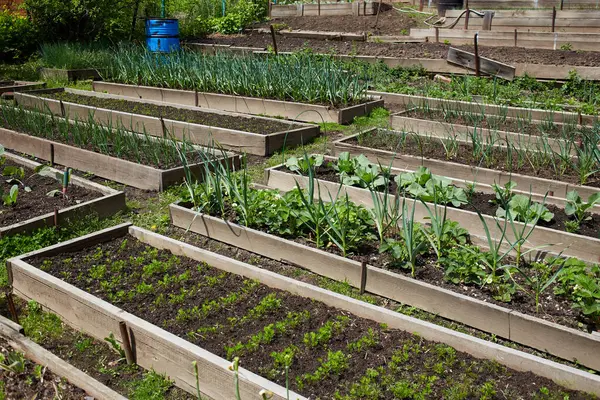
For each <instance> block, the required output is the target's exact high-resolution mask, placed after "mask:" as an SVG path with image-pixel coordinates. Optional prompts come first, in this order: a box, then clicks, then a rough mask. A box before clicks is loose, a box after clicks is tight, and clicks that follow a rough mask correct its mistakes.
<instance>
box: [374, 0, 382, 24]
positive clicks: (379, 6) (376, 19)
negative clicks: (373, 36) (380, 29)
mask: <svg viewBox="0 0 600 400" xmlns="http://www.w3.org/2000/svg"><path fill="white" fill-rule="evenodd" d="M381 2H382V0H379V5H378V6H377V16H376V17H375V26H374V27H373V29H375V28H377V24H378V23H379V13H380V12H381Z"/></svg>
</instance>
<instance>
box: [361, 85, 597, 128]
mask: <svg viewBox="0 0 600 400" xmlns="http://www.w3.org/2000/svg"><path fill="white" fill-rule="evenodd" d="M368 93H369V94H371V95H373V96H380V97H381V98H382V99H383V100H384V101H385V102H386V103H390V104H398V105H403V106H408V107H413V106H416V107H419V106H420V107H429V108H437V109H445V110H455V111H466V112H471V113H479V114H485V115H499V116H506V117H513V118H523V119H527V120H529V119H532V120H538V121H545V120H553V121H554V122H562V123H572V124H577V125H592V124H594V123H595V122H597V121H598V120H599V117H598V116H597V115H587V114H579V113H574V112H568V111H551V110H541V109H535V108H522V107H512V106H499V105H496V104H485V103H476V102H470V101H460V100H446V99H438V98H434V97H426V96H415V95H410V94H398V93H387V92H376V91H369V92H368Z"/></svg>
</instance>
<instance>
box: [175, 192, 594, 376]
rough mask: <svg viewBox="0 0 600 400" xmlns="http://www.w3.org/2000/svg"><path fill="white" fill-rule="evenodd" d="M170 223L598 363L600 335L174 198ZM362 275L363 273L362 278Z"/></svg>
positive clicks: (544, 348) (589, 364)
mask: <svg viewBox="0 0 600 400" xmlns="http://www.w3.org/2000/svg"><path fill="white" fill-rule="evenodd" d="M169 208H170V215H171V223H172V224H173V225H174V226H177V227H179V228H183V229H186V230H190V231H192V232H195V233H198V234H200V235H203V236H206V237H209V238H211V239H214V240H218V241H220V242H223V243H226V244H228V245H231V246H235V247H238V248H241V249H244V250H247V251H250V252H252V253H255V254H259V255H261V256H264V257H267V258H270V259H273V260H276V261H279V262H282V263H287V264H290V265H294V266H297V267H300V268H303V269H306V270H308V271H311V272H312V273H315V274H317V275H321V276H325V277H327V278H330V279H333V280H335V281H338V282H347V283H348V284H349V285H351V286H352V287H355V288H359V289H360V288H364V290H365V291H367V292H369V293H372V294H375V295H378V296H382V297H385V298H388V299H392V300H395V301H398V302H400V303H403V304H406V305H409V306H412V307H417V308H419V309H421V310H424V311H427V312H430V313H432V314H436V315H440V316H442V317H444V318H447V319H450V320H453V321H456V322H460V323H462V324H466V325H469V326H471V327H474V328H476V329H479V330H481V331H483V332H487V333H491V334H495V335H498V336H501V337H503V338H505V339H508V340H511V341H513V342H516V343H520V344H524V345H526V346H529V347H533V348H535V349H538V350H541V351H544V352H547V353H549V354H552V355H555V356H558V357H561V358H564V359H566V360H570V361H572V360H574V359H576V360H577V361H578V362H580V363H581V364H582V365H585V366H587V367H590V368H594V369H596V370H598V369H600V360H599V359H598V357H596V356H595V354H597V352H598V351H600V336H598V335H595V334H588V333H585V332H581V331H578V330H576V329H572V328H568V327H565V326H562V325H559V324H555V323H552V322H548V321H544V320H543V319H540V318H537V317H534V316H530V315H527V314H523V313H519V312H517V311H513V310H510V309H508V308H505V307H500V306H497V305H495V304H490V303H487V302H485V301H482V300H478V299H475V298H473V297H469V296H466V295H463V294H460V293H456V292H453V291H451V290H448V289H444V288H440V287H438V286H435V285H432V284H429V283H426V282H421V281H419V280H417V279H413V278H410V277H407V276H404V275H401V274H396V273H394V272H390V271H387V270H384V269H382V268H377V267H373V266H370V265H367V266H366V273H365V274H364V275H363V267H362V265H361V263H360V262H358V261H354V260H351V259H349V258H344V257H341V256H338V255H335V254H332V253H330V252H327V251H324V250H319V249H316V248H313V247H309V246H306V245H303V244H300V243H297V242H294V241H292V240H287V239H283V238H280V237H277V236H275V235H271V234H268V233H264V232H261V231H258V230H255V229H251V228H247V227H244V226H241V225H237V224H235V223H231V222H228V221H225V220H223V219H221V218H215V217H211V216H209V215H206V214H200V213H196V212H195V211H192V210H191V209H189V208H188V207H184V206H182V205H180V204H177V203H176V204H171V205H170V206H169ZM363 276H364V278H363Z"/></svg>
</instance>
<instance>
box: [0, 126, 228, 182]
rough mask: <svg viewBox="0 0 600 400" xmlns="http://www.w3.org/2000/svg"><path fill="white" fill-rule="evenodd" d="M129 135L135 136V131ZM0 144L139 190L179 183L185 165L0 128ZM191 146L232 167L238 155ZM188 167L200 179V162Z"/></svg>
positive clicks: (201, 163)
mask: <svg viewBox="0 0 600 400" xmlns="http://www.w3.org/2000/svg"><path fill="white" fill-rule="evenodd" d="M131 134H132V135H136V134H135V133H131ZM0 143H1V144H2V145H3V146H4V147H6V148H8V149H11V150H14V151H16V152H19V153H25V154H29V155H31V156H34V157H36V158H40V159H42V160H46V161H49V162H50V163H51V164H52V165H54V164H58V165H64V166H66V167H71V168H74V169H77V170H80V171H85V172H90V173H92V174H94V175H96V176H99V177H101V178H104V179H108V180H111V181H115V182H119V183H123V184H125V185H128V186H132V187H135V188H138V189H143V190H158V191H163V190H165V189H167V188H168V187H170V186H173V185H176V184H179V183H181V182H183V179H184V178H185V168H184V167H183V166H181V167H175V168H169V169H164V170H161V169H158V168H155V167H152V166H149V165H143V164H138V163H136V162H133V161H128V160H123V159H121V158H118V157H113V156H109V155H106V154H101V153H97V152H94V151H90V150H85V149H81V148H79V147H75V146H70V145H68V144H64V143H60V142H55V141H52V140H48V139H43V138H38V137H35V136H32V135H28V134H25V133H19V132H16V131H12V130H8V129H3V128H0ZM194 147H195V148H196V149H198V150H205V151H210V152H213V153H214V154H215V155H216V156H217V157H218V158H220V160H221V161H220V162H222V163H227V164H229V165H230V166H232V167H235V168H236V169H237V168H238V167H239V165H240V157H239V156H238V155H235V154H233V153H228V152H224V151H223V152H222V153H219V152H218V150H215V149H208V148H202V147H201V146H194ZM222 156H225V157H222ZM188 167H189V168H190V171H191V173H192V174H194V175H195V176H196V177H197V178H201V175H202V173H203V172H204V162H200V163H195V164H189V165H188Z"/></svg>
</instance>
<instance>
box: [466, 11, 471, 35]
mask: <svg viewBox="0 0 600 400" xmlns="http://www.w3.org/2000/svg"><path fill="white" fill-rule="evenodd" d="M467 7H468V6H467ZM470 14H471V11H469V9H468V8H467V10H466V13H465V30H467V29H469V15H470Z"/></svg>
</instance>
